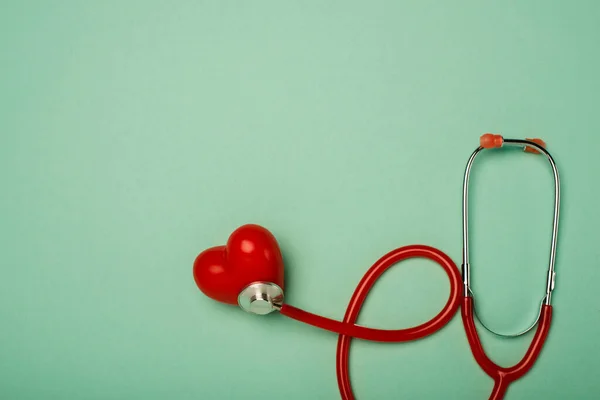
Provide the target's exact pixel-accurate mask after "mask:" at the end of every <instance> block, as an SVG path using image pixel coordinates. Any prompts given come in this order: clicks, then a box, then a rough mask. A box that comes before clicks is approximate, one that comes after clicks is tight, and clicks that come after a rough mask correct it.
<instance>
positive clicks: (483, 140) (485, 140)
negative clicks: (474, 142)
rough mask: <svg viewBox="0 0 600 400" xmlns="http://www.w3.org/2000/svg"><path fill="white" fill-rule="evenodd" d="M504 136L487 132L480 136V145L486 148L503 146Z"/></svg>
mask: <svg viewBox="0 0 600 400" xmlns="http://www.w3.org/2000/svg"><path fill="white" fill-rule="evenodd" d="M503 143H504V138H503V137H502V135H494V134H493V133H486V134H485V135H481V137H480V138H479V145H480V146H481V147H483V148H484V149H493V148H496V147H502V144H503Z"/></svg>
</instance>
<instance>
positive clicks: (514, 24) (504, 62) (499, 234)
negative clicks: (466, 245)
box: [0, 0, 600, 400]
mask: <svg viewBox="0 0 600 400" xmlns="http://www.w3.org/2000/svg"><path fill="white" fill-rule="evenodd" d="M599 49H600V5H598V2H595V1H591V0H590V1H570V2H567V1H562V2H561V1H542V0H539V1H515V0H513V1H504V2H492V1H489V2H485V1H484V2H482V1H475V0H473V1H454V2H434V1H423V0H413V1H404V2H397V1H388V2H383V1H369V2H367V1H364V2H358V1H354V2H349V1H336V2H332V1H328V2H321V1H312V2H299V1H254V2H240V1H238V2H235V1H214V2H204V1H175V2H173V1H162V2H158V1H99V2H91V1H88V2H80V1H54V2H50V1H37V2H34V1H16V0H15V1H6V0H3V1H1V2H0V68H1V69H0V134H1V142H0V178H1V180H0V183H1V187H2V196H1V197H0V217H1V230H0V243H1V266H0V397H1V398H3V399H42V398H43V399H142V398H143V399H225V398H232V399H241V398H267V399H269V398H287V399H306V398H315V399H335V398H339V394H338V391H337V386H336V380H335V363H334V360H335V349H336V340H337V337H336V336H335V335H333V334H330V333H328V332H324V331H319V330H317V329H314V328H312V327H309V326H306V325H303V324H300V323H298V322H295V321H292V320H289V319H287V318H285V317H282V316H280V315H276V314H272V315H269V316H267V317H258V316H253V315H250V314H247V313H244V312H243V311H242V310H240V309H238V308H235V307H231V306H225V305H221V304H217V303H215V302H213V301H211V300H209V299H208V298H205V297H204V296H203V295H202V294H201V293H200V292H199V291H198V289H197V288H196V286H195V284H194V282H193V279H192V262H193V260H194V258H195V257H196V255H197V254H198V253H199V252H200V251H202V250H203V249H205V248H207V247H210V246H214V245H218V244H222V243H224V242H225V241H226V240H227V237H228V235H229V233H230V232H231V231H233V230H234V229H235V228H236V227H238V226H240V225H242V224H245V223H249V222H252V223H258V224H261V225H264V226H265V227H267V228H269V229H270V230H271V231H272V232H273V233H274V234H275V235H276V237H277V239H278V241H279V242H280V245H281V247H282V251H283V253H284V257H285V260H286V268H287V269H286V282H287V291H286V298H287V302H288V303H289V304H293V305H295V306H298V307H301V308H304V309H307V310H309V311H312V312H316V313H320V314H323V315H326V316H329V317H332V318H338V319H341V318H342V316H343V314H344V310H345V307H346V305H347V302H348V300H349V298H350V296H351V294H352V292H353V290H354V288H355V285H356V284H357V283H358V281H359V280H360V278H361V277H362V274H363V273H364V272H365V271H366V270H367V269H368V267H369V266H370V265H371V264H372V263H373V262H374V261H375V260H377V259H378V258H379V257H380V256H381V255H382V254H384V253H385V252H387V251H389V250H391V249H393V248H395V247H399V246H403V245H407V244H413V243H423V244H428V245H431V246H435V247H438V248H440V249H441V250H443V251H445V252H446V253H447V254H449V255H450V256H451V257H452V258H453V260H454V261H455V262H456V263H457V264H459V265H460V262H461V211H460V207H461V184H462V174H463V170H464V166H465V163H466V161H467V158H468V157H469V155H470V154H471V152H472V151H473V150H474V149H475V148H476V146H477V145H478V139H479V136H480V135H481V134H483V133H485V132H497V133H502V134H504V135H505V136H506V137H514V138H523V137H538V136H539V137H543V138H544V139H545V140H546V142H547V143H548V149H549V150H550V151H551V153H552V154H553V156H554V157H555V159H556V162H557V164H558V167H559V170H560V173H561V178H562V183H563V202H562V209H561V227H560V231H559V236H560V241H559V247H558V259H557V263H556V272H557V284H556V291H555V295H554V306H555V309H554V311H555V314H554V317H555V318H554V321H553V325H552V328H551V330H550V336H549V338H548V341H547V344H546V346H545V348H544V350H543V352H542V355H541V357H540V359H539V361H538V363H537V364H536V365H535V367H534V369H533V370H532V371H531V372H530V373H529V374H528V375H527V376H526V377H525V378H523V379H521V380H519V381H517V382H516V383H515V384H514V385H513V386H511V388H510V389H509V392H508V395H507V399H515V400H516V399H531V398H542V397H544V398H552V399H565V398H577V399H593V398H598V397H599V396H600V381H599V380H598V373H599V371H600V350H599V347H598V338H599V334H600V301H599V300H598V294H597V291H598V281H599V279H600V272H599V271H600V269H599V265H598V264H599V260H600V246H599V241H598V239H599V235H598V225H599V222H600V213H599V212H598V204H599V201H598V197H599V195H600V189H599V188H598V173H599V171H600V161H599V158H598V146H600V136H599V133H598V126H599V120H598V115H599V100H598V93H599V91H600V79H599V71H600V55H599ZM472 179H473V181H472V206H473V208H472V210H471V217H472V266H473V278H472V279H473V288H474V291H475V293H476V294H477V296H478V297H477V299H478V305H479V307H480V309H481V312H482V313H484V314H485V317H486V319H487V320H488V321H491V322H490V323H491V325H492V326H493V327H494V328H496V329H499V330H504V331H516V330H518V329H520V328H522V327H524V326H526V325H527V324H528V323H529V322H530V321H531V320H532V318H533V317H534V316H535V313H536V311H537V306H538V302H539V300H540V299H541V297H542V295H543V292H544V289H545V287H544V284H545V272H546V268H547V259H548V253H549V247H550V243H549V242H550V241H549V238H550V228H551V214H552V177H551V174H550V170H549V168H548V165H547V163H546V161H545V160H544V159H543V158H542V157H535V156H532V155H529V154H527V155H523V154H522V153H521V152H519V151H501V152H486V153H484V155H482V156H481V158H479V159H478V162H477V164H476V169H475V170H474V173H473V178H472ZM447 295H448V284H447V279H446V278H445V275H444V274H443V273H442V272H441V271H440V269H439V267H437V266H435V265H434V264H432V263H429V262H426V261H422V260H411V261H408V262H406V263H403V264H401V265H399V266H398V267H396V268H394V269H393V270H391V271H390V272H389V273H386V275H385V276H384V278H383V279H382V280H381V281H380V282H379V283H378V284H377V285H376V287H375V289H374V290H373V292H372V295H371V296H370V297H369V299H368V301H367V303H366V305H365V307H364V311H363V313H362V315H361V317H360V319H359V322H360V323H361V324H366V325H369V326H374V327H384V328H392V327H398V328H400V327H408V326H411V325H413V324H417V323H420V322H424V321H426V320H428V319H429V318H431V317H432V316H433V315H435V314H436V313H437V311H438V310H439V309H440V308H441V307H442V305H443V304H444V302H445V299H446V296H447ZM481 335H482V340H483V343H484V345H485V347H486V349H487V350H488V352H489V354H490V355H491V356H492V357H493V359H494V360H496V361H497V362H499V363H501V364H502V365H506V366H508V365H512V364H514V363H515V362H517V361H518V360H519V359H520V358H521V356H522V354H523V353H524V351H525V349H526V348H527V346H528V345H529V341H530V340H531V335H526V336H525V337H524V338H520V339H515V340H502V339H498V338H496V337H493V336H491V335H488V334H484V333H483V332H482V333H481ZM351 359H352V360H351V372H352V378H353V384H354V389H355V392H356V395H357V397H358V398H360V399H395V398H422V399H442V398H469V399H484V398H487V396H488V394H489V392H490V390H491V388H492V381H491V379H490V378H488V377H487V375H485V374H484V373H483V372H482V371H481V370H480V369H479V367H478V366H477V365H476V363H475V362H474V360H473V358H472V356H471V353H470V351H469V348H468V345H467V341H466V338H465V334H464V331H463V327H462V323H461V321H460V317H459V316H458V315H457V316H456V317H455V318H454V319H453V320H452V321H451V323H450V324H449V325H448V326H446V327H445V328H444V329H443V330H441V331H439V332H437V333H436V334H435V335H433V336H430V337H428V338H426V339H423V340H420V341H418V342H411V343H405V344H378V343H369V342H360V341H355V342H354V344H353V347H352V354H351Z"/></svg>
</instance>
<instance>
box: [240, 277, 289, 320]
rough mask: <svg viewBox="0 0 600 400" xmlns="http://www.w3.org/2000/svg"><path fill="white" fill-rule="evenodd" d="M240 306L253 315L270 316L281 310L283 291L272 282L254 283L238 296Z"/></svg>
mask: <svg viewBox="0 0 600 400" xmlns="http://www.w3.org/2000/svg"><path fill="white" fill-rule="evenodd" d="M238 304H239V306H240V307H241V308H242V309H243V310H245V311H248V312H249V313H252V314H258V315H266V314H270V313H271V312H273V311H276V310H280V309H281V306H282V305H283V290H282V289H281V288H280V287H279V286H277V285H276V284H274V283H271V282H254V283H252V284H250V285H248V286H247V287H246V288H244V290H242V292H241V293H240V295H239V296H238Z"/></svg>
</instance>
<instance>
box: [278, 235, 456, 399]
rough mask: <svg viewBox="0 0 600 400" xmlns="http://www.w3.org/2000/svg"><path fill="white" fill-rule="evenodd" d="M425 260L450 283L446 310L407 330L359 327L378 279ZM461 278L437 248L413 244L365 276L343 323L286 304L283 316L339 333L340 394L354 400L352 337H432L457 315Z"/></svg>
mask: <svg viewBox="0 0 600 400" xmlns="http://www.w3.org/2000/svg"><path fill="white" fill-rule="evenodd" d="M415 257H422V258H427V259H430V260H432V261H434V262H436V263H438V264H439V265H440V266H441V267H442V268H443V269H444V271H445V272H446V274H447V275H448V278H449V280H450V295H449V298H448V301H447V302H446V304H445V306H444V308H443V309H442V310H441V311H440V312H439V313H438V314H437V315H436V316H435V317H434V318H432V319H431V320H429V321H428V322H425V323H424V324H421V325H418V326H415V327H412V328H406V329H394V330H385V329H374V328H367V327H363V326H356V325H355V323H356V320H357V318H358V314H359V312H360V309H361V307H362V304H363V302H364V301H365V299H366V298H367V295H368V293H369V291H370V290H371V288H372V287H373V285H374V284H375V282H376V281H377V279H379V277H380V276H381V275H382V274H383V273H384V272H385V271H386V270H387V269H389V268H390V267H392V266H393V265H395V264H396V263H398V262H400V261H402V260H406V259H408V258H415ZM460 288H461V276H460V273H459V271H458V268H457V267H456V265H455V264H454V262H453V261H452V259H450V257H448V256H447V255H446V254H444V253H443V252H441V251H440V250H438V249H435V248H433V247H429V246H423V245H411V246H405V247H401V248H398V249H395V250H393V251H391V252H389V253H388V254H386V255H384V256H383V257H381V258H380V259H379V260H378V261H377V262H376V263H375V264H374V265H373V266H372V267H371V268H370V269H369V270H368V271H367V273H366V274H365V275H364V277H363V278H362V280H361V281H360V283H359V284H358V286H357V288H356V289H355V291H354V294H353V295H352V298H351V299H350V303H349V305H348V309H347V310H346V315H345V316H344V319H343V321H342V322H340V321H335V320H332V319H329V318H325V317H321V316H318V315H315V314H312V313H309V312H306V311H303V310H300V309H298V308H295V307H293V306H289V305H286V304H284V305H283V307H282V308H281V313H282V314H283V315H286V316H288V317H290V318H293V319H296V320H298V321H301V322H305V323H307V324H310V325H313V326H316V327H318V328H322V329H326V330H329V331H332V332H336V333H339V334H340V336H339V338H338V346H337V355H336V357H337V358H336V372H337V379H338V386H339V389H340V394H341V397H342V399H344V400H353V399H354V394H353V392H352V386H351V384H350V374H349V351H350V340H351V338H352V337H354V338H358V339H364V340H372V341H378V342H406V341H410V340H416V339H420V338H423V337H425V336H428V335H431V334H432V333H434V332H436V331H438V330H439V329H441V328H442V327H444V326H445V325H446V324H447V323H448V322H449V321H450V320H451V319H452V317H453V316H454V314H455V313H456V311H457V310H458V307H459V305H460Z"/></svg>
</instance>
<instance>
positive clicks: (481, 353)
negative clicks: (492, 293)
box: [461, 297, 552, 400]
mask: <svg viewBox="0 0 600 400" xmlns="http://www.w3.org/2000/svg"><path fill="white" fill-rule="evenodd" d="M461 315H462V320H463V324H464V326H465V332H466V333H467V339H468V340H469V346H470V347H471V352H472V353H473V356H474V357H475V360H476V361H477V364H479V366H480V367H481V369H483V370H484V371H485V373H486V374H488V375H489V376H490V377H491V378H492V379H493V380H494V389H493V391H492V394H491V395H490V397H489V399H490V400H500V399H503V398H504V395H505V394H506V390H507V389H508V386H509V385H510V384H511V383H512V382H514V381H516V380H517V379H519V378H521V377H522V376H523V375H525V374H526V373H527V371H529V370H530V369H531V367H533V364H534V363H535V361H536V360H537V358H538V356H539V355H540V352H541V351H542V347H543V346H544V342H545V341H546V338H547V336H548V330H549V329H550V322H551V320H552V306H549V305H544V306H542V310H541V315H540V320H539V322H538V327H537V330H536V332H535V335H534V337H533V340H532V341H531V344H530V345H529V348H528V349H527V352H526V353H525V355H524V356H523V358H522V359H521V361H519V362H518V363H517V364H515V365H514V366H512V367H510V368H504V367H500V366H499V365H497V364H496V363H494V362H493V361H492V360H490V359H489V357H488V356H487V355H486V354H485V350H484V349H483V346H482V345H481V341H480V340H479V335H478V334H477V328H476V327H475V321H474V320H473V298H472V297H464V298H463V301H462V308H461Z"/></svg>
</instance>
